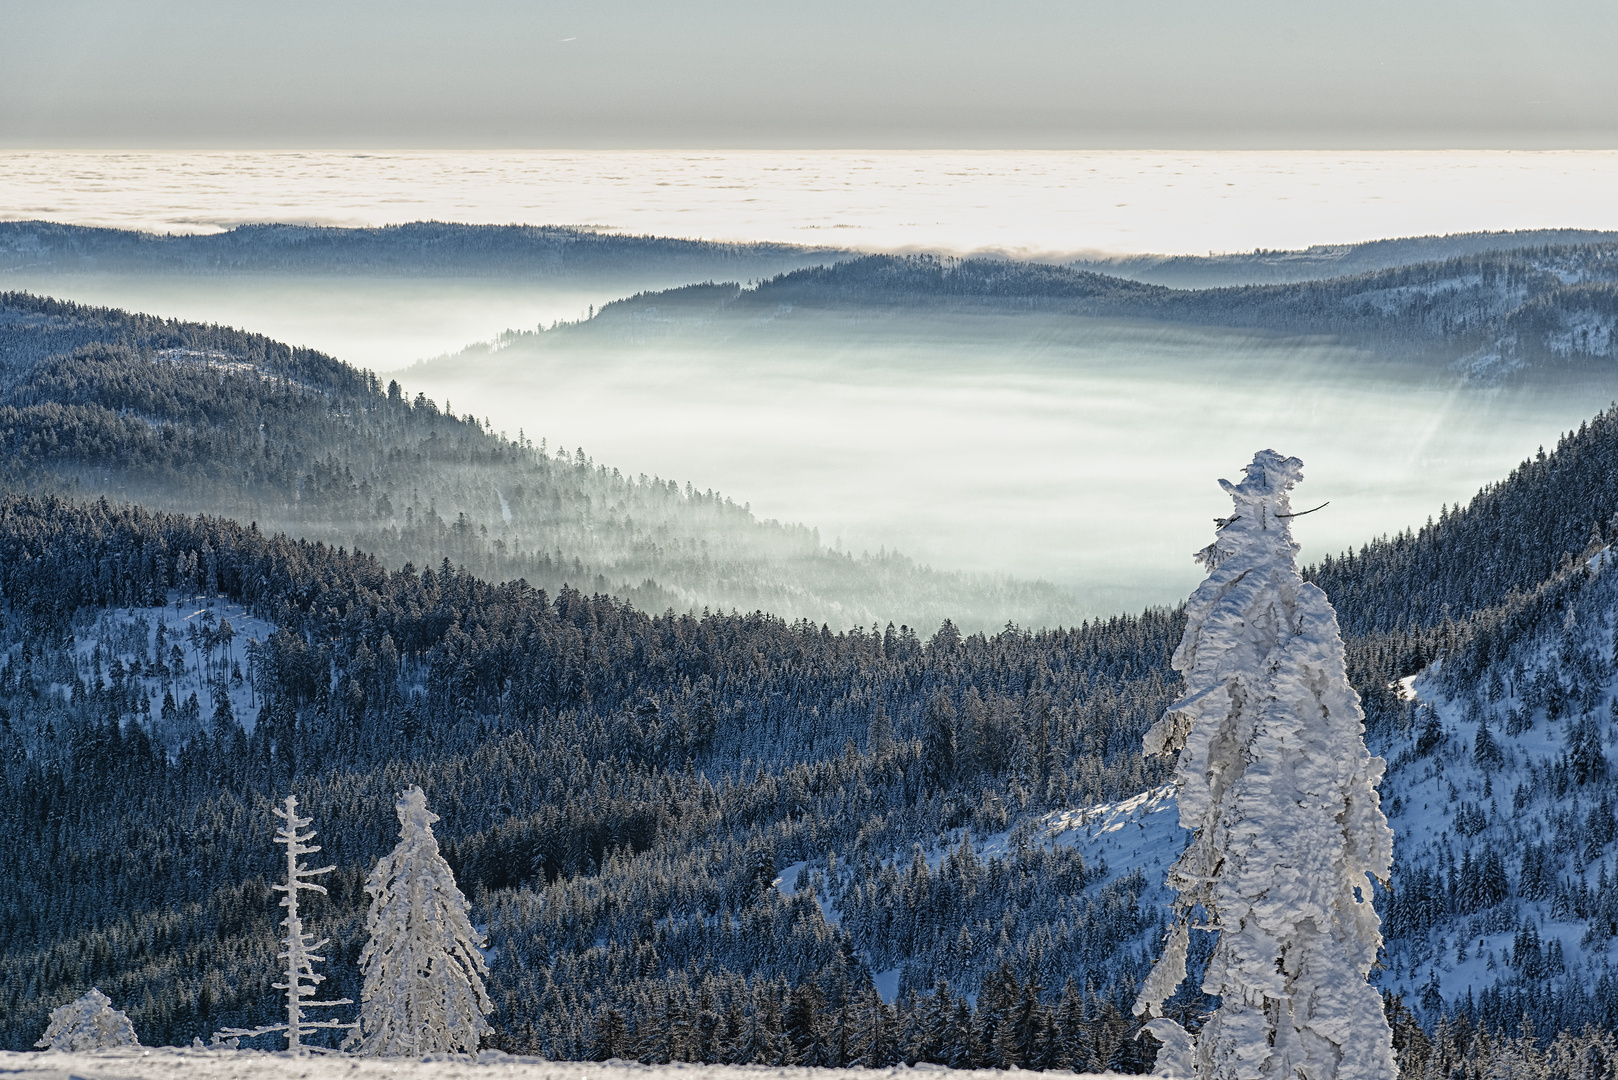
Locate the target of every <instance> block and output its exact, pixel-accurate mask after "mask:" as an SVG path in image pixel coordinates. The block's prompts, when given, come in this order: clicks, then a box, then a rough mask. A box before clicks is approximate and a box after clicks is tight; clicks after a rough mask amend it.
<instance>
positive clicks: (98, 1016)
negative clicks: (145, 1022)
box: [34, 986, 140, 1054]
mask: <svg viewBox="0 0 1618 1080" xmlns="http://www.w3.org/2000/svg"><path fill="white" fill-rule="evenodd" d="M34 1045H35V1046H37V1047H39V1048H40V1049H42V1050H58V1051H61V1052H63V1053H69V1054H83V1053H89V1052H91V1051H95V1050H111V1049H114V1048H116V1047H120V1046H139V1045H140V1040H138V1039H136V1038H135V1026H134V1025H133V1024H131V1023H130V1022H129V1017H127V1016H125V1015H124V1014H123V1013H122V1012H121V1011H119V1010H118V1009H115V1008H113V1007H112V1000H111V999H110V998H108V997H107V995H106V994H103V993H102V992H101V991H100V990H97V989H96V988H95V987H93V986H92V987H91V988H90V989H89V990H88V991H87V992H86V993H85V994H84V996H83V997H81V998H79V999H78V1000H76V1001H70V1002H68V1003H67V1004H66V1005H59V1006H57V1007H56V1008H54V1009H52V1010H51V1022H50V1026H48V1027H47V1028H46V1029H45V1034H44V1035H41V1036H40V1038H39V1041H38V1042H37V1043H35V1044H34Z"/></svg>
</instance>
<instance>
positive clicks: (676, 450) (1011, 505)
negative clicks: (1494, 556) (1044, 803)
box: [399, 315, 1610, 612]
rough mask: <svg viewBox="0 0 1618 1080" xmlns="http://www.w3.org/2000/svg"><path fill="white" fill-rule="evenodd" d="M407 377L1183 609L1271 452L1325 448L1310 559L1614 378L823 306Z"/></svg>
mask: <svg viewBox="0 0 1618 1080" xmlns="http://www.w3.org/2000/svg"><path fill="white" fill-rule="evenodd" d="M399 378H400V381H401V383H402V384H404V385H405V388H406V390H407V392H409V393H411V394H414V393H416V392H417V391H425V392H426V393H427V394H428V396H429V397H432V398H434V399H436V400H437V401H439V403H440V405H442V404H443V403H444V401H445V399H448V400H449V402H450V403H451V405H452V407H453V409H454V411H455V412H457V413H459V414H466V413H468V412H471V413H474V414H475V415H477V416H480V417H483V416H487V417H488V418H490V419H491V420H492V421H493V422H494V424H495V426H496V427H497V428H503V429H505V430H507V431H508V432H510V433H512V434H515V433H516V432H517V430H518V429H519V428H522V429H524V430H525V431H526V433H527V435H528V437H529V438H532V439H535V440H536V441H538V439H539V438H540V437H545V438H548V439H549V441H550V446H551V449H552V450H553V451H554V450H555V449H556V448H557V447H558V446H561V447H565V448H567V449H570V450H571V449H572V448H574V447H575V446H582V447H584V448H585V450H586V452H587V453H589V454H591V455H592V456H593V457H594V458H595V459H596V460H597V461H598V462H603V463H606V464H609V465H612V466H615V467H618V468H620V469H622V470H624V471H625V472H629V473H638V472H646V473H649V474H660V475H662V476H663V477H665V478H670V477H672V478H675V479H679V480H682V481H683V480H691V481H692V482H694V483H695V484H696V485H697V486H698V487H699V488H708V487H712V488H716V489H720V490H723V491H724V492H725V493H726V494H728V495H731V496H732V497H734V498H736V499H737V500H738V501H742V500H747V501H749V502H751V504H752V508H753V510H754V512H755V513H756V514H758V515H759V516H760V517H778V518H783V519H793V520H801V521H805V522H808V523H811V524H815V525H818V526H819V528H820V530H821V535H822V537H823V538H824V539H825V540H826V541H827V542H828V543H833V542H835V543H840V544H841V545H842V546H843V547H844V548H845V549H849V550H852V551H854V552H856V553H858V552H859V551H861V550H871V551H875V550H876V549H877V548H879V547H881V546H884V545H885V546H888V547H890V548H898V549H899V550H901V551H903V552H905V553H907V554H910V555H912V556H914V557H915V558H917V559H918V560H921V561H924V562H928V563H931V564H932V565H934V566H936V567H939V568H950V569H965V570H980V571H992V572H1009V573H1013V574H1016V575H1019V576H1030V577H1035V576H1037V577H1043V578H1046V579H1048V580H1053V581H1056V582H1059V583H1065V584H1069V585H1071V586H1074V587H1076V588H1077V589H1079V590H1082V593H1083V595H1084V596H1085V598H1086V599H1087V600H1088V601H1089V603H1088V604H1087V606H1088V607H1090V608H1091V609H1093V610H1095V611H1097V612H1105V611H1115V610H1120V609H1134V608H1139V607H1141V606H1142V605H1144V604H1148V603H1171V602H1175V601H1177V600H1179V599H1181V598H1183V597H1184V596H1185V595H1186V593H1187V592H1188V590H1190V589H1191V588H1192V587H1193V586H1194V585H1195V584H1196V582H1197V581H1198V580H1199V578H1200V573H1199V570H1198V568H1197V567H1196V566H1195V565H1193V563H1192V561H1191V558H1190V556H1191V553H1192V552H1193V551H1195V550H1196V549H1198V548H1200V547H1202V546H1203V545H1205V544H1206V543H1207V542H1208V541H1209V538H1210V536H1211V533H1212V524H1211V519H1212V518H1213V517H1214V516H1215V515H1218V514H1223V513H1226V512H1228V510H1229V507H1230V503H1229V500H1228V498H1227V497H1226V496H1225V495H1223V494H1222V493H1221V491H1220V490H1219V488H1218V486H1217V484H1216V483H1215V481H1216V479H1217V478H1219V477H1236V476H1237V475H1238V474H1239V471H1240V469H1241V466H1242V465H1244V464H1245V463H1246V462H1247V461H1249V460H1250V459H1251V455H1252V453H1253V451H1255V450H1258V449H1261V448H1264V447H1274V448H1275V449H1278V450H1281V451H1284V452H1286V453H1289V454H1295V455H1297V456H1299V457H1301V458H1303V460H1304V462H1305V466H1306V468H1305V475H1306V478H1307V479H1306V482H1305V483H1304V485H1303V486H1302V487H1301V488H1300V489H1299V491H1298V492H1297V494H1296V495H1295V506H1296V507H1297V508H1298V509H1300V510H1301V509H1307V508H1309V507H1312V506H1315V505H1316V504H1317V503H1321V502H1325V501H1327V500H1329V501H1330V503H1331V505H1330V506H1329V507H1327V508H1326V509H1324V510H1321V511H1320V512H1319V513H1317V514H1314V515H1312V516H1310V517H1307V518H1304V519H1301V520H1300V521H1299V522H1298V523H1297V528H1296V533H1297V535H1298V537H1299V538H1300V540H1301V542H1302V543H1303V545H1304V557H1305V558H1306V559H1316V558H1319V557H1320V556H1322V555H1324V554H1326V553H1328V552H1337V551H1340V550H1341V549H1343V548H1345V547H1348V546H1350V545H1356V544H1358V543H1360V542H1362V541H1364V540H1366V539H1368V538H1370V537H1372V536H1375V535H1378V534H1381V533H1384V532H1390V531H1395V530H1399V529H1402V528H1404V527H1406V526H1419V525H1420V524H1421V523H1422V522H1424V521H1425V520H1426V519H1427V517H1428V516H1429V515H1436V514H1437V513H1438V511H1439V507H1440V506H1441V505H1442V504H1444V503H1455V502H1458V501H1464V500H1466V499H1468V498H1470V496H1471V495H1472V494H1473V493H1474V492H1476V491H1477V489H1478V488H1479V487H1480V486H1481V485H1483V484H1485V483H1488V482H1490V481H1493V480H1497V479H1500V478H1502V477H1504V476H1505V475H1506V474H1507V473H1508V472H1509V471H1510V469H1511V468H1512V467H1513V466H1514V465H1516V464H1517V463H1518V462H1519V461H1520V460H1521V459H1522V458H1524V457H1525V456H1529V455H1532V454H1533V453H1534V452H1535V450H1536V448H1537V447H1538V446H1540V445H1541V444H1545V445H1547V446H1548V445H1550V444H1552V443H1554V441H1555V439H1556V437H1557V435H1558V433H1559V432H1561V431H1563V430H1565V429H1567V428H1569V427H1576V426H1577V425H1578V423H1579V422H1580V421H1581V420H1582V419H1585V418H1586V417H1588V416H1590V415H1592V414H1594V413H1595V412H1596V411H1597V410H1598V409H1600V408H1601V407H1603V406H1604V405H1605V404H1606V403H1607V401H1608V398H1609V396H1610V390H1602V391H1601V392H1592V391H1590V390H1589V389H1584V390H1572V389H1567V388H1563V389H1559V390H1543V389H1542V390H1537V391H1523V390H1498V389H1486V388H1477V387H1462V386H1460V385H1458V384H1456V383H1454V382H1453V381H1451V380H1448V379H1445V378H1439V377H1434V376H1433V375H1432V373H1431V369H1430V368H1428V369H1423V372H1417V371H1414V370H1413V369H1412V368H1410V367H1409V366H1405V365H1400V364H1397V363H1391V362H1384V361H1382V360H1380V359H1379V358H1378V357H1377V356H1375V355H1372V354H1370V353H1367V352H1364V351H1358V350H1352V349H1349V348H1346V347H1343V346H1340V345H1336V344H1333V343H1331V342H1328V341H1320V340H1302V339H1277V338H1265V337H1257V336H1253V335H1249V334H1242V333H1233V332H1221V331H1205V330H1198V329H1188V328H1174V329H1163V328H1159V327H1155V326H1141V325H1126V324H1101V323H1096V322H1085V321H1078V320H1072V319H1067V318H1063V317H1054V316H1004V315H972V316H958V317H933V316H929V317H926V318H903V319H900V318H897V317H891V316H883V317H879V318H875V319H871V320H865V321H861V320H844V319H818V320H807V319H804V318H802V317H800V316H798V315H794V316H792V317H791V318H790V319H789V320H783V321H777V322H775V323H773V324H770V325H766V326H762V327H760V326H755V327H754V328H753V329H751V330H748V331H746V332H742V333H734V332H728V331H725V332H721V331H719V330H714V331H711V332H704V333H703V334H702V335H694V334H691V333H685V332H682V333H680V334H676V335H672V336H667V337H665V338H663V339H662V340H653V341H646V342H642V343H634V342H631V341H628V340H626V339H625V338H623V337H622V336H621V334H615V333H608V332H607V331H606V328H605V327H602V328H599V329H598V328H594V327H592V328H585V329H583V330H578V329H572V330H564V331H561V332H558V333H551V334H546V335H543V336H541V337H540V338H538V339H537V340H533V339H530V340H527V341H525V342H523V343H520V344H518V345H515V346H512V347H510V348H508V349H505V350H502V351H500V352H496V353H490V352H489V351H488V350H486V349H474V350H470V351H468V352H467V353H464V354H462V355H461V356H459V357H455V358H452V359H441V360H438V361H435V362H433V363H430V364H423V365H417V366H415V367H413V368H411V369H409V370H408V371H406V372H403V373H400V374H399Z"/></svg>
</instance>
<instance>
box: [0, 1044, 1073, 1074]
mask: <svg viewBox="0 0 1618 1080" xmlns="http://www.w3.org/2000/svg"><path fill="white" fill-rule="evenodd" d="M949 1071H952V1070H948V1069H944V1068H942V1067H941V1066H937V1065H918V1066H916V1067H915V1068H913V1069H912V1068H907V1067H905V1066H898V1067H895V1068H892V1069H777V1068H769V1067H767V1066H762V1065H757V1066H738V1065H687V1064H680V1063H675V1064H672V1065H639V1064H636V1063H634V1062H619V1061H612V1062H603V1063H600V1064H597V1063H595V1062H587V1061H544V1060H542V1059H540V1058H517V1057H508V1056H506V1055H505V1054H500V1053H495V1052H490V1051H485V1052H484V1053H483V1054H481V1055H480V1056H479V1057H478V1058H477V1060H476V1061H474V1060H472V1059H471V1058H423V1059H421V1060H419V1061H417V1060H404V1059H400V1058H391V1059H377V1058H356V1057H339V1056H332V1057H324V1056H311V1057H292V1056H291V1055H289V1054H272V1053H263V1052H260V1051H253V1050H174V1049H158V1050H133V1051H119V1052H109V1053H105V1054H17V1053H3V1052H0V1075H3V1076H6V1077H17V1078H19V1080H74V1078H78V1080H375V1078H382V1077H388V1078H390V1080H393V1078H397V1080H418V1078H419V1080H507V1078H509V1080H675V1078H682V1080H699V1078H700V1080H746V1078H751V1080H757V1078H759V1077H764V1076H769V1077H780V1078H781V1080H876V1078H878V1077H904V1076H910V1075H913V1074H915V1073H918V1072H949ZM980 1071H982V1072H984V1073H988V1072H991V1071H995V1070H980ZM1066 1075H1070V1076H1071V1075H1072V1074H1066ZM1087 1075H1089V1074H1087Z"/></svg>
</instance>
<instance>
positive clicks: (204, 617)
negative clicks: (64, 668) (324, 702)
mask: <svg viewBox="0 0 1618 1080" xmlns="http://www.w3.org/2000/svg"><path fill="white" fill-rule="evenodd" d="M275 630H276V627H275V626H274V624H272V623H269V622H266V621H264V620H263V619H260V618H257V617H255V616H253V615H252V614H250V613H249V612H248V611H247V610H246V609H245V608H243V607H242V606H241V605H240V604H235V603H232V602H230V601H229V600H227V599H225V598H223V597H217V596H216V597H204V596H180V595H178V594H177V593H175V592H173V591H171V592H170V593H169V602H168V603H167V604H165V605H164V606H162V607H137V608H86V609H84V610H82V611H81V612H80V613H79V615H78V617H76V618H75V620H74V623H73V646H74V648H73V658H74V662H75V665H76V667H77V671H76V673H75V674H76V676H77V680H78V683H79V685H78V686H73V685H69V684H68V683H66V682H61V683H56V684H53V686H52V690H53V692H56V693H59V694H62V695H64V696H68V695H72V694H75V693H89V694H91V695H102V696H106V695H118V696H119V697H120V698H121V703H124V704H127V706H128V711H129V712H131V713H139V714H140V716H141V718H142V722H143V724H144V725H145V726H146V727H147V731H148V733H149V734H150V735H151V736H152V738H153V739H154V740H155V741H156V742H158V743H159V744H161V745H162V746H164V747H165V748H166V749H167V750H168V751H169V752H170V753H171V754H175V753H178V752H179V750H180V747H181V746H182V745H184V743H185V742H186V741H187V740H189V739H190V738H191V736H193V735H195V734H196V733H197V732H198V731H199V730H201V729H202V726H203V725H204V724H212V723H213V720H214V717H215V716H216V715H217V714H218V713H219V710H220V707H221V705H223V704H225V703H228V705H229V708H230V711H231V714H232V716H233V717H234V719H235V720H236V722H237V723H239V724H241V725H242V726H243V727H244V728H245V729H246V730H247V732H248V733H249V734H250V733H251V732H252V730H253V724H254V722H255V720H256V718H257V716H258V706H259V704H260V701H259V699H258V695H257V694H256V693H255V692H254V688H253V679H252V666H251V664H250V663H249V656H250V654H251V648H250V646H251V644H252V643H254V642H263V641H266V640H268V639H269V637H270V636H271V635H272V634H274V633H275ZM120 711H123V710H120Z"/></svg>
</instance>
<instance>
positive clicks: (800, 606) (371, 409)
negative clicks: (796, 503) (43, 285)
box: [0, 293, 1079, 627]
mask: <svg viewBox="0 0 1618 1080" xmlns="http://www.w3.org/2000/svg"><path fill="white" fill-rule="evenodd" d="M447 404H448V403H446V405H447ZM0 446H4V448H5V451H6V453H5V458H4V461H3V462H0V479H3V480H4V482H5V483H7V484H9V485H11V486H12V487H13V488H23V489H27V490H37V491H59V492H69V493H74V494H80V495H101V494H104V495H107V496H110V497H112V498H115V499H132V500H135V501H137V502H141V503H143V504H146V505H150V506H158V507H167V508H171V509H175V510H181V511H188V512H208V513H221V514H226V515H229V516H231V517H233V518H236V519H238V520H242V521H256V522H258V523H259V524H260V526H262V527H263V528H264V529H266V530H269V531H278V530H286V531H289V532H292V533H293V534H295V535H299V536H304V537H309V538H313V539H320V540H324V541H327V542H329V543H331V544H334V545H337V546H344V547H349V546H352V547H357V548H359V549H361V550H364V551H367V552H370V553H372V554H373V555H375V556H377V557H378V558H381V559H382V560H383V561H384V562H386V563H387V564H388V565H389V566H391V567H399V566H402V565H403V564H404V563H406V562H411V561H413V562H415V563H416V564H417V565H430V564H434V563H437V562H438V561H440V560H441V559H443V558H450V559H451V560H453V561H454V562H455V563H456V564H457V565H461V566H464V567H466V568H467V569H468V570H470V571H472V572H474V573H477V574H479V575H482V576H486V577H490V578H494V579H509V578H525V579H526V580H527V581H529V582H530V583H531V584H533V585H535V586H543V587H547V588H551V589H555V588H557V587H558V586H560V585H561V584H563V583H568V584H571V585H573V586H574V587H577V588H583V589H587V590H590V591H595V592H604V593H612V594H614V595H618V596H621V597H623V598H625V599H629V600H633V601H634V602H635V603H636V604H638V605H639V606H641V607H642V608H644V609H647V610H663V609H665V608H669V607H672V608H675V609H676V610H700V609H702V608H704V607H712V608H716V609H727V610H728V609H732V608H734V609H737V610H743V611H751V610H766V611H771V612H774V613H777V614H781V615H784V616H786V617H789V618H799V617H803V618H809V619H812V620H814V621H815V622H817V623H820V622H829V623H831V624H833V625H836V626H838V627H847V626H850V625H854V624H862V625H869V624H870V623H872V622H879V623H883V624H885V623H886V622H888V621H889V620H892V621H895V622H898V623H906V624H911V623H915V624H936V623H937V622H940V621H942V620H943V619H944V618H948V617H953V618H956V619H958V620H960V621H961V622H963V623H964V624H965V625H967V626H969V627H986V626H1001V625H1004V624H1005V623H1006V622H1007V621H1017V622H1020V623H1027V624H1031V625H1055V624H1059V623H1067V624H1071V623H1073V622H1076V621H1078V618H1079V607H1078V604H1077V600H1076V598H1075V597H1074V596H1073V595H1072V594H1071V593H1069V592H1068V591H1067V590H1064V589H1060V588H1057V587H1055V586H1051V585H1046V584H1042V583H1038V582H1017V581H1012V580H1005V579H990V578H987V577H969V576H966V575H956V574H947V573H940V572H934V571H931V570H929V569H927V568H925V567H920V566H917V565H916V564H914V563H913V562H911V561H910V560H908V559H906V558H904V557H903V556H901V555H898V554H891V553H886V552H884V553H882V554H880V555H877V556H861V557H854V556H852V555H848V554H845V553H841V552H835V551H832V550H830V549H828V548H827V547H826V546H825V545H824V544H822V543H821V542H820V538H819V536H818V534H817V533H816V532H815V531H814V530H812V529H809V528H806V527H804V526H801V525H783V524H780V523H778V522H775V521H763V522H761V521H758V520H756V519H755V518H754V517H753V515H752V514H751V512H750V511H749V510H748V508H747V507H746V506H738V505H736V504H735V503H733V502H732V501H731V500H729V499H727V498H725V497H723V496H722V495H717V494H715V493H713V492H712V491H697V490H694V489H692V488H691V487H690V485H689V484H687V485H686V486H685V487H684V488H681V487H680V486H679V485H677V484H676V483H675V482H674V481H672V480H663V479H660V478H656V477H646V476H640V477H627V476H622V475H620V474H619V473H618V472H617V470H609V469H608V468H607V467H606V466H604V465H596V464H595V463H594V462H592V461H590V460H589V459H588V458H586V457H585V456H584V453H583V451H582V450H575V451H573V452H572V453H568V452H565V451H564V450H563V449H562V448H557V449H556V451H555V453H551V452H549V451H548V449H547V447H546V446H545V445H544V444H543V443H542V444H541V445H540V446H537V447H536V446H535V445H533V444H532V443H531V442H529V441H526V440H524V439H523V438H522V437H521V434H520V433H519V435H518V437H517V438H515V439H513V438H507V437H505V436H504V435H497V434H495V433H494V432H492V431H489V430H486V428H485V426H484V425H483V424H482V423H480V422H479V421H477V420H476V419H474V418H472V417H470V416H468V417H456V416H453V415H447V414H445V413H443V412H441V411H440V410H439V408H438V407H437V405H436V404H434V403H433V402H431V401H429V400H427V399H426V398H425V397H423V396H421V395H417V397H416V398H415V399H414V400H410V399H408V398H407V397H406V396H405V395H404V394H403V393H402V392H401V391H400V390H399V389H398V387H397V385H396V384H393V385H390V387H389V388H387V389H384V388H383V387H382V386H381V384H380V383H379V382H378V381H377V379H376V378H375V377H374V376H372V375H369V374H368V373H364V372H360V371H357V370H355V369H354V368H351V367H349V366H348V365H346V364H343V363H341V362H339V361H337V360H334V359H332V358H331V357H328V356H325V355H323V354H321V353H318V352H315V351H313V350H308V349H295V348H290V347H288V346H285V345H281V344H279V343H277V342H274V341H271V340H269V339H267V338H264V337H262V336H261V335H256V334H248V333H244V332H240V331H236V330H232V329H229V328H224V327H218V326H203V325H199V324H194V323H182V322H178V321H173V320H163V319H158V318H153V317H150V316H143V315H130V314H125V313H123V312H118V311H112V310H108V309H101V308H88V307H84V306H81V305H76V304H71V303H65V302H59V301H54V300H48V299H43V298H39V297H33V296H28V295H25V294H16V293H10V294H0Z"/></svg>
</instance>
